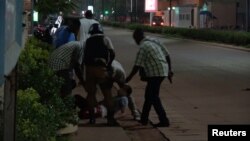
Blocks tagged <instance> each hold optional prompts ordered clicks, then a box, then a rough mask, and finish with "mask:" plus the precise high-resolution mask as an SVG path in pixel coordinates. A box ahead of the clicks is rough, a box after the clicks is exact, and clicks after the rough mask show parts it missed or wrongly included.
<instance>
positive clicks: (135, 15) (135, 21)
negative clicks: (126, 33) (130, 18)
mask: <svg viewBox="0 0 250 141" xmlns="http://www.w3.org/2000/svg"><path fill="white" fill-rule="evenodd" d="M137 4H138V3H137V0H135V22H137Z"/></svg>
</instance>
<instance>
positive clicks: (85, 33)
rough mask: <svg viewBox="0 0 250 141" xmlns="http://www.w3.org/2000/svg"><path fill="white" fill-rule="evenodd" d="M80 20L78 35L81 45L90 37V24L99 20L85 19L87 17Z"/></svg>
mask: <svg viewBox="0 0 250 141" xmlns="http://www.w3.org/2000/svg"><path fill="white" fill-rule="evenodd" d="M80 22H81V27H80V32H79V35H80V42H81V45H82V46H83V45H84V44H85V41H86V40H87V39H88V38H89V37H90V34H89V28H90V26H91V25H92V24H94V23H99V22H98V21H96V20H94V19H87V18H83V19H80Z"/></svg>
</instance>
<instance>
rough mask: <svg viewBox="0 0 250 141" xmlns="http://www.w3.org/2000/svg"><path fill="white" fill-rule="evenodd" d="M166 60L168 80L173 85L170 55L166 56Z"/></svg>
mask: <svg viewBox="0 0 250 141" xmlns="http://www.w3.org/2000/svg"><path fill="white" fill-rule="evenodd" d="M166 60H167V63H168V80H169V82H170V83H172V77H173V75H174V73H173V72H172V64H171V59H170V56H169V55H167V56H166Z"/></svg>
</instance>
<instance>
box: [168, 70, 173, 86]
mask: <svg viewBox="0 0 250 141" xmlns="http://www.w3.org/2000/svg"><path fill="white" fill-rule="evenodd" d="M173 76H174V73H173V72H172V71H169V72H168V80H169V82H170V83H171V84H172V82H173V81H172V77H173Z"/></svg>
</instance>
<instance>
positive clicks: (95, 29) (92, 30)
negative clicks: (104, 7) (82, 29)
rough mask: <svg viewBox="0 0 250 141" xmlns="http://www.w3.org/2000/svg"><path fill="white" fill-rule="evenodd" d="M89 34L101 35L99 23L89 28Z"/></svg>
mask: <svg viewBox="0 0 250 141" xmlns="http://www.w3.org/2000/svg"><path fill="white" fill-rule="evenodd" d="M89 34H90V35H93V34H103V28H102V26H101V25H100V24H99V23H94V24H92V25H91V26H90V28H89Z"/></svg>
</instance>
